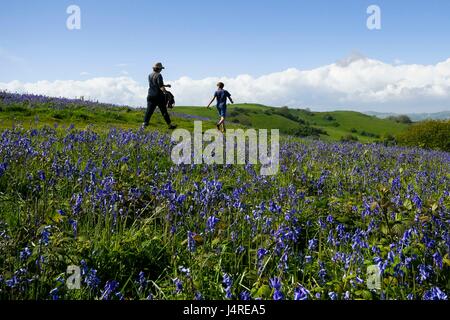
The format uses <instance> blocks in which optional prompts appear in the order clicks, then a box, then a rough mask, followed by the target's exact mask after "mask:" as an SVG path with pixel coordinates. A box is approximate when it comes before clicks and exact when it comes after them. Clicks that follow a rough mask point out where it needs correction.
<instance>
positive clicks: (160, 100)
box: [144, 95, 171, 125]
mask: <svg viewBox="0 0 450 320" xmlns="http://www.w3.org/2000/svg"><path fill="white" fill-rule="evenodd" d="M156 107H158V108H159V110H160V111H161V114H162V116H163V117H164V120H165V121H166V123H167V124H168V125H170V123H171V121H170V116H169V113H168V112H167V108H166V105H165V103H164V96H162V95H161V96H157V97H150V96H147V111H146V112H145V118H144V123H145V124H148V123H149V122H150V118H151V117H152V115H153V112H154V111H155V109H156Z"/></svg>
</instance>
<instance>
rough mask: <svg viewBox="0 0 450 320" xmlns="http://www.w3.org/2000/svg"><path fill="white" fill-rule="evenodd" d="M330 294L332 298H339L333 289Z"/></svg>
mask: <svg viewBox="0 0 450 320" xmlns="http://www.w3.org/2000/svg"><path fill="white" fill-rule="evenodd" d="M328 296H329V297H330V299H331V300H337V299H338V295H337V293H336V292H333V291H331V292H329V293H328Z"/></svg>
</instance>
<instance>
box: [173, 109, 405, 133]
mask: <svg viewBox="0 0 450 320" xmlns="http://www.w3.org/2000/svg"><path fill="white" fill-rule="evenodd" d="M236 109H237V111H236ZM176 110H177V112H181V113H185V114H190V115H195V116H203V117H208V118H212V119H216V118H217V117H218V116H217V111H216V110H215V108H211V109H210V110H208V109H206V108H205V107H178V108H176ZM277 110H279V109H277V108H273V107H267V106H263V105H258V104H235V105H229V106H228V110H227V112H228V115H229V117H228V120H230V121H234V120H236V119H238V120H239V119H240V118H246V119H248V120H249V121H250V123H251V124H247V125H248V126H251V127H254V128H265V129H280V130H281V131H287V130H289V129H295V128H297V127H298V126H299V122H297V121H293V120H292V119H288V118H286V117H284V116H282V115H280V114H269V113H271V112H274V111H275V112H276V111H277ZM233 111H236V112H237V113H238V114H239V115H238V116H233V114H234V113H233ZM289 112H290V113H291V114H292V115H293V116H295V117H298V118H300V119H302V120H304V121H305V122H306V123H308V124H309V125H311V126H313V127H316V128H320V129H322V130H324V131H326V132H327V134H328V135H321V138H322V139H324V140H329V141H336V140H340V139H341V137H343V136H345V135H348V134H352V135H354V136H356V137H357V138H358V140H359V141H361V142H373V141H375V140H377V138H376V137H370V136H364V135H362V134H361V133H362V132H363V131H365V132H366V133H369V134H373V135H378V136H380V138H381V137H383V136H386V135H397V134H398V133H400V132H402V131H403V130H405V129H406V128H407V127H408V125H406V124H402V123H396V122H395V121H391V120H387V119H379V118H376V117H374V116H369V115H366V114H363V113H359V112H354V111H332V112H305V111H303V110H299V109H289ZM326 116H331V117H332V118H333V119H334V120H331V121H330V120H326ZM352 129H354V130H353V131H355V130H356V132H352Z"/></svg>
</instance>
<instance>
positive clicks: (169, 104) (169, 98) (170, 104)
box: [164, 90, 175, 109]
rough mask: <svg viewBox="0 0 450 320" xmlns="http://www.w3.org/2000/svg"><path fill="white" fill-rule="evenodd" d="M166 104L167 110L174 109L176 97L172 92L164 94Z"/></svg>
mask: <svg viewBox="0 0 450 320" xmlns="http://www.w3.org/2000/svg"><path fill="white" fill-rule="evenodd" d="M164 104H165V106H166V108H168V109H172V108H173V106H174V105H175V97H174V96H173V94H172V93H171V92H170V91H167V90H166V92H165V93H164Z"/></svg>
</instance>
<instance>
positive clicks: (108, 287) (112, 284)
mask: <svg viewBox="0 0 450 320" xmlns="http://www.w3.org/2000/svg"><path fill="white" fill-rule="evenodd" d="M118 288H119V282H117V281H116V280H110V281H107V282H106V284H105V288H104V289H103V291H102V292H101V297H100V299H101V300H109V299H110V296H111V295H112V294H113V293H115V291H116V290H117V289H118Z"/></svg>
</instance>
